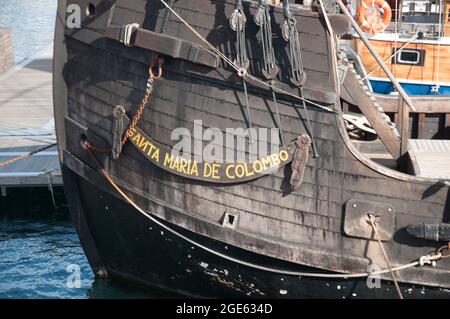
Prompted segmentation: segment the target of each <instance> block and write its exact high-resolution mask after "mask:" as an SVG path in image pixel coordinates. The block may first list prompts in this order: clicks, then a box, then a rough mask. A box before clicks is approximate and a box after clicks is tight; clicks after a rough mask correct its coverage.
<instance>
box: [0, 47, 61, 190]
mask: <svg viewBox="0 0 450 319" xmlns="http://www.w3.org/2000/svg"><path fill="white" fill-rule="evenodd" d="M52 60H53V52H52V49H51V48H48V49H46V50H44V51H43V52H41V53H40V54H38V55H36V56H34V57H33V58H31V59H29V60H27V61H24V62H23V63H22V64H21V65H18V66H15V67H13V68H12V69H10V70H9V71H6V72H4V73H0V187H1V189H2V195H5V194H6V188H7V187H39V186H49V187H53V186H62V177H61V170H60V165H59V160H58V152H57V148H56V146H53V147H51V148H49V149H46V150H45V151H42V152H39V153H36V154H33V155H32V156H27V155H28V154H29V153H30V152H34V151H36V150H39V149H41V148H43V147H45V146H48V145H51V144H54V143H55V142H56V137H55V130H54V120H53V99H52ZM21 156H23V157H25V158H23V159H21V160H18V161H16V162H13V163H11V164H8V165H6V166H2V163H3V165H4V164H5V162H7V161H9V160H11V159H16V158H18V157H21Z"/></svg>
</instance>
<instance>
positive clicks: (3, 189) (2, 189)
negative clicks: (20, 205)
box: [0, 186, 6, 197]
mask: <svg viewBox="0 0 450 319" xmlns="http://www.w3.org/2000/svg"><path fill="white" fill-rule="evenodd" d="M0 189H1V193H2V197H6V187H4V186H2V187H0Z"/></svg>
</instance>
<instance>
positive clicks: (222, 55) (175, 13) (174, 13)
mask: <svg viewBox="0 0 450 319" xmlns="http://www.w3.org/2000/svg"><path fill="white" fill-rule="evenodd" d="M160 2H161V3H162V4H163V5H164V6H165V7H166V8H168V9H169V10H170V11H171V12H172V14H173V15H174V16H175V17H177V19H178V20H180V21H181V22H182V23H183V24H184V25H185V26H186V27H187V28H188V29H189V30H191V31H192V33H194V34H195V36H196V37H197V38H198V39H199V40H201V41H202V42H203V43H204V44H205V45H206V46H208V47H209V48H210V49H211V50H212V51H213V52H214V53H215V54H217V55H218V56H219V57H220V58H222V59H223V60H224V61H225V62H226V63H227V64H228V65H229V66H230V67H232V68H233V69H234V70H235V71H236V72H237V73H238V74H239V76H240V77H243V78H245V79H250V80H252V81H254V82H256V83H258V84H260V85H262V86H265V87H267V88H268V89H273V90H274V91H275V92H278V93H281V94H284V95H287V96H290V97H292V98H295V99H297V100H300V101H305V102H307V103H308V104H310V105H312V106H315V107H317V108H320V109H321V110H323V111H327V112H330V113H335V114H338V115H342V114H343V113H342V112H341V111H339V110H334V109H332V108H330V107H326V106H323V105H320V104H318V103H316V102H314V101H311V100H308V99H305V98H303V97H300V96H298V95H296V94H293V93H290V92H288V91H286V90H283V89H282V88H279V87H278V86H276V85H275V84H274V83H267V82H265V81H263V80H261V79H259V78H257V77H255V76H253V75H251V74H249V73H246V74H245V73H244V74H242V73H241V74H240V71H241V72H242V70H241V68H240V67H239V66H238V65H236V64H235V63H234V62H233V61H232V60H231V59H230V58H228V57H227V56H226V55H225V54H223V53H222V52H221V51H220V50H219V49H217V48H216V47H215V46H214V45H213V44H211V42H209V41H208V40H207V39H205V37H203V36H202V35H201V34H200V33H199V32H198V31H197V30H195V28H193V27H192V26H191V25H190V24H189V23H188V22H187V21H186V20H184V19H183V18H182V17H181V16H180V15H179V14H178V13H177V12H176V11H175V10H174V9H173V8H172V7H170V6H169V5H168V4H167V3H166V2H165V1H164V0H160Z"/></svg>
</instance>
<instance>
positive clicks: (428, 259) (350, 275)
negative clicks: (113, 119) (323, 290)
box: [85, 144, 446, 279]
mask: <svg viewBox="0 0 450 319" xmlns="http://www.w3.org/2000/svg"><path fill="white" fill-rule="evenodd" d="M85 146H86V147H85V149H86V151H87V152H89V154H90V155H91V156H92V158H93V160H94V161H95V163H96V164H97V166H98V170H99V172H100V173H101V175H103V177H104V178H105V179H106V180H107V181H108V183H109V184H110V185H111V186H112V187H113V188H114V189H115V190H116V191H117V193H118V194H119V195H120V196H121V197H122V198H123V199H124V200H125V201H126V202H127V203H128V204H129V205H131V206H132V207H134V208H135V209H136V210H137V211H138V212H139V213H140V214H142V215H143V216H144V217H146V218H147V219H149V220H150V221H152V222H153V223H155V224H156V225H158V226H159V227H161V228H162V229H164V230H166V231H167V232H169V233H171V234H173V235H175V236H177V237H179V238H181V239H183V240H185V241H186V242H188V243H190V244H192V245H194V246H196V247H198V248H200V249H203V250H204V251H207V252H209V253H211V254H213V255H215V256H217V257H220V258H223V259H225V260H228V261H231V262H234V263H237V264H239V265H241V266H246V267H250V268H253V269H258V270H262V271H267V272H271V273H276V274H281V275H287V276H298V277H308V278H329V279H349V278H365V277H371V276H378V275H382V274H386V273H389V272H392V271H400V270H404V269H408V268H413V267H416V266H424V265H425V264H431V263H432V262H435V261H438V260H440V259H442V258H446V257H443V256H442V251H443V248H440V250H438V251H437V252H436V253H435V254H433V255H426V256H422V257H420V258H419V259H418V260H417V261H414V262H411V263H409V264H405V265H401V266H398V267H394V268H392V269H383V270H379V271H374V272H360V273H348V274H342V273H338V274H336V273H334V274H330V273H312V272H301V271H290V270H283V269H277V268H273V267H267V266H261V265H258V264H254V263H251V262H248V261H245V260H241V259H238V258H234V257H231V256H228V255H226V254H223V253H221V252H218V251H216V250H214V249H211V248H209V247H207V246H205V245H203V244H201V243H199V242H197V241H195V240H193V239H191V238H189V237H187V236H185V235H183V234H181V233H179V232H178V231H176V230H174V229H172V228H171V227H169V226H167V225H165V224H164V223H162V222H160V221H159V220H157V219H156V218H155V216H156V215H155V214H154V213H152V212H150V213H149V212H146V211H145V210H144V209H142V208H141V207H140V206H139V205H138V204H137V203H136V202H135V201H133V199H131V198H130V197H129V196H128V195H127V194H126V193H125V192H124V191H123V190H122V188H121V187H120V186H119V185H118V184H117V183H116V182H115V181H114V179H113V178H112V176H111V175H110V174H109V173H108V172H107V171H106V170H105V169H104V168H103V167H102V165H101V164H100V162H99V161H98V159H97V157H96V156H95V155H94V153H93V150H92V149H90V148H89V147H88V145H87V144H85Z"/></svg>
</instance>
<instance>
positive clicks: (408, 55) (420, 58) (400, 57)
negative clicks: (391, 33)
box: [392, 49, 425, 66]
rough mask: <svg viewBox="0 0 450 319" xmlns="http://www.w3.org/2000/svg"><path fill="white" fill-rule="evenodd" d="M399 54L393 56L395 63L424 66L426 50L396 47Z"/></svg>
mask: <svg viewBox="0 0 450 319" xmlns="http://www.w3.org/2000/svg"><path fill="white" fill-rule="evenodd" d="M396 52H397V54H395V55H394V57H393V58H392V63H393V64H394V63H395V64H406V65H417V66H423V65H424V62H425V50H421V49H402V50H398V49H396Z"/></svg>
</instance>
